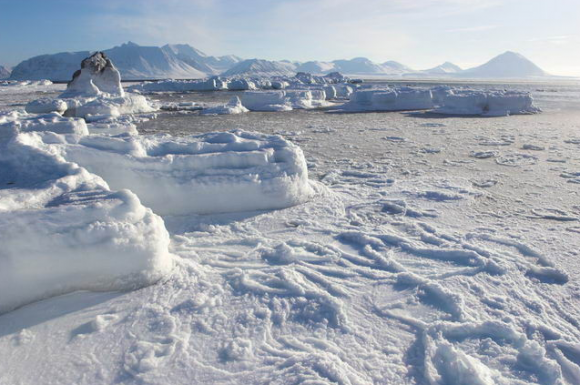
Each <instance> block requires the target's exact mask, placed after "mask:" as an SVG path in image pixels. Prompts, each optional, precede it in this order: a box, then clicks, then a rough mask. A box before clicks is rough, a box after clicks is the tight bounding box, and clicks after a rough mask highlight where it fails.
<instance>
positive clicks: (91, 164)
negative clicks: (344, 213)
mask: <svg viewBox="0 0 580 385" xmlns="http://www.w3.org/2000/svg"><path fill="white" fill-rule="evenodd" d="M49 146H51V147H53V150H55V148H56V147H58V148H59V151H60V153H61V154H62V156H64V157H65V158H66V159H67V160H69V161H73V162H75V163H78V164H79V165H81V166H83V167H86V168H87V169H88V170H89V171H90V172H93V173H95V174H97V175H100V176H101V177H103V178H104V179H105V180H106V181H107V183H108V184H109V185H110V186H111V187H112V188H114V189H125V188H127V189H130V190H131V191H133V192H135V193H136V194H137V195H138V196H139V198H140V199H141V201H142V202H143V203H144V204H145V205H146V206H148V207H151V208H152V209H153V210H154V211H155V212H156V213H159V214H163V215H165V214H173V215H185V214H191V213H198V214H207V213H226V212H236V211H251V210H265V209H279V208H284V207H289V206H293V205H296V204H299V203H302V202H305V201H307V200H308V199H310V197H311V196H312V194H313V189H312V186H311V184H310V182H309V181H308V171H307V169H306V161H305V160H304V155H303V154H302V151H301V150H300V148H299V147H297V146H295V145H293V144H292V143H290V142H287V141H285V140H284V139H282V138H281V137H279V136H267V135H260V134H255V133H249V132H242V131H234V132H229V133H210V134H205V135H198V136H189V137H185V138H180V139H174V138H171V137H168V136H153V137H151V136H147V137H146V136H140V137H109V136H89V137H85V138H83V139H81V141H80V142H79V143H78V144H62V145H57V144H51V145H49Z"/></svg>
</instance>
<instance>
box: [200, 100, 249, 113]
mask: <svg viewBox="0 0 580 385" xmlns="http://www.w3.org/2000/svg"><path fill="white" fill-rule="evenodd" d="M248 111H249V110H248V109H247V108H246V107H244V106H243V105H242V101H241V100H240V98H239V97H237V96H233V97H232V98H231V99H230V101H229V102H228V103H227V104H224V105H221V106H215V107H209V108H204V109H203V111H202V112H201V114H202V115H232V114H243V113H244V112H248Z"/></svg>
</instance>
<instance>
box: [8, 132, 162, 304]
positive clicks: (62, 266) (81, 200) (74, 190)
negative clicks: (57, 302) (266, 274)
mask: <svg viewBox="0 0 580 385" xmlns="http://www.w3.org/2000/svg"><path fill="white" fill-rule="evenodd" d="M50 135H52V136H60V135H57V134H54V133H50V132H30V133H23V132H18V130H17V129H16V127H15V126H13V125H2V126H0V243H1V244H2V248H1V249H0V314H2V313H5V312H8V311H11V310H13V309H15V308H17V307H19V306H22V305H25V304H27V303H30V302H33V301H36V300H40V299H43V298H48V297H51V296H55V295H60V294H65V293H69V292H73V291H77V290H93V291H109V290H128V289H134V288H138V287H142V286H145V285H148V284H152V283H154V282H156V281H157V280H159V279H160V278H161V277H163V276H164V275H166V274H167V273H169V271H170V269H171V268H172V264H173V262H172V258H171V256H170V254H169V253H168V246H169V235H168V233H167V231H166V230H165V227H164V224H163V220H162V219H161V218H160V217H158V216H157V215H155V214H153V212H152V211H151V210H150V209H147V208H145V207H144V206H142V205H141V203H140V202H139V199H138V198H137V196H136V195H135V194H133V193H131V192H130V191H127V190H123V191H119V192H112V191H110V190H109V187H108V185H107V184H106V182H104V181H103V180H102V179H101V178H100V177H98V176H96V175H93V174H91V173H89V172H88V171H87V170H85V169H84V168H81V167H79V166H78V165H76V164H74V163H69V162H66V161H65V160H64V159H63V158H62V157H60V156H57V155H54V154H52V153H50V152H48V151H46V150H43V149H42V148H41V147H42V146H43V143H44V142H45V141H47V140H48V141H51V140H52V139H51V137H50Z"/></svg>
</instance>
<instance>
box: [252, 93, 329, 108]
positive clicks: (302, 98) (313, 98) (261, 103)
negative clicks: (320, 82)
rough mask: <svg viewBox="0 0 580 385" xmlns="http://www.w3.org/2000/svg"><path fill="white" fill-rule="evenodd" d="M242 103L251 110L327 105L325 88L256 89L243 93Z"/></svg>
mask: <svg viewBox="0 0 580 385" xmlns="http://www.w3.org/2000/svg"><path fill="white" fill-rule="evenodd" d="M242 104H243V105H244V107H246V108H248V109H249V110H250V111H290V110H292V109H311V108H319V107H326V106H327V105H328V103H327V102H326V94H325V92H324V90H279V91H255V92H244V93H243V94H242Z"/></svg>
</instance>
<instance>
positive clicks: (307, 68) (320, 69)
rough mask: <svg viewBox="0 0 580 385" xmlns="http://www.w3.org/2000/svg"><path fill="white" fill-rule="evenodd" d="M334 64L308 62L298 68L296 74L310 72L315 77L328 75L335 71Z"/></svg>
mask: <svg viewBox="0 0 580 385" xmlns="http://www.w3.org/2000/svg"><path fill="white" fill-rule="evenodd" d="M334 68H335V65H334V63H329V62H323V61H308V62H306V63H302V64H300V65H298V67H296V72H308V73H311V74H314V75H321V74H326V73H329V72H334V71H335V69H334Z"/></svg>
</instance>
